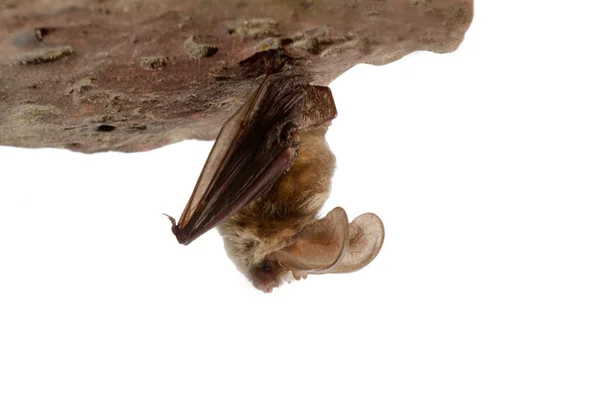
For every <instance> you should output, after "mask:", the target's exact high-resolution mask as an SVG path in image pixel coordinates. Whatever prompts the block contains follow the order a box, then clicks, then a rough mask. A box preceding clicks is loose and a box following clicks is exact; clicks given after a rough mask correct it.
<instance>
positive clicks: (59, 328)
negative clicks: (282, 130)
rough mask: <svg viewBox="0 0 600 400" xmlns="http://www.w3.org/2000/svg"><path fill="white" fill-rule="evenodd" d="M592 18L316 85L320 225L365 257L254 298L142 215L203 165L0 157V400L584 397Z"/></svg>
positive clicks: (177, 158) (476, 28)
mask: <svg viewBox="0 0 600 400" xmlns="http://www.w3.org/2000/svg"><path fill="white" fill-rule="evenodd" d="M494 3H495V4H494ZM594 4H595V2H592V1H588V2H583V1H581V2H578V1H572V2H565V1H561V2H558V1H528V2H524V1H496V2H491V1H488V0H481V1H479V2H478V3H477V4H476V16H475V21H474V23H473V25H472V27H471V29H470V31H469V32H468V33H467V36H466V38H465V41H464V43H463V45H462V46H461V48H460V49H459V50H458V51H457V52H455V53H453V54H449V55H435V54H431V53H415V54H412V55H410V56H408V57H406V58H404V59H402V60H401V61H399V62H396V63H394V64H393V65H388V66H386V67H372V66H359V67H356V68H354V69H353V70H351V71H349V72H348V73H346V74H345V75H344V76H342V77H341V78H339V79H338V80H337V81H335V82H334V83H333V84H332V85H331V87H332V90H333V92H334V95H335V98H336V101H337V105H338V109H339V117H338V119H337V120H336V121H335V122H334V124H333V126H332V128H331V129H330V131H329V133H328V140H329V143H330V144H331V147H332V149H333V150H334V152H335V154H336V155H337V158H338V170H337V172H336V175H335V179H334V187H333V193H332V196H331V198H330V201H329V202H328V203H327V205H326V207H325V209H324V210H323V211H324V212H326V211H328V210H330V209H331V208H333V207H335V206H338V205H341V206H343V207H344V208H345V209H346V210H347V212H348V214H349V217H350V218H353V217H355V216H357V215H358V214H361V213H363V212H367V211H372V212H375V213H377V214H378V215H379V216H380V217H381V218H382V219H383V221H384V223H385V225H386V242H385V244H384V247H383V249H382V251H381V253H380V255H379V257H378V258H377V259H376V260H375V261H374V262H373V263H372V264H371V265H370V266H369V267H367V268H366V269H364V270H362V271H361V272H359V273H356V274H350V275H345V276H323V277H319V276H317V277H310V278H309V279H308V280H306V281H303V282H298V283H293V284H290V285H286V286H284V287H282V288H279V289H277V290H275V292H274V293H273V294H270V295H265V294H263V293H261V292H258V291H256V290H255V289H254V288H252V286H251V285H250V284H249V283H247V282H246V281H245V279H244V278H243V276H241V275H240V274H239V273H238V272H237V271H236V270H235V268H234V267H233V265H232V264H231V263H230V262H229V260H228V258H227V257H226V255H225V253H224V251H223V249H222V242H221V239H220V238H219V236H218V234H217V233H216V232H214V231H213V232H210V233H208V234H207V235H205V236H203V237H202V238H201V239H199V240H197V241H196V242H194V243H193V245H190V246H188V247H184V246H180V245H178V244H177V242H176V241H175V239H174V237H173V236H172V235H171V232H170V230H169V222H168V220H167V219H166V218H165V217H164V216H162V215H161V213H162V212H167V213H170V214H172V215H175V216H179V213H180V212H181V210H182V209H183V206H184V205H185V203H186V201H187V199H188V196H189V194H190V192H191V190H192V188H193V185H194V183H195V181H196V179H197V176H198V174H199V172H200V170H201V167H202V164H203V162H204V160H205V158H206V156H207V154H208V151H209V149H210V146H211V143H200V142H187V143H180V144H177V145H172V146H169V147H167V148H163V149H160V150H157V151H153V152H149V153H144V154H98V155H93V156H86V155H81V154H75V153H71V152H68V151H58V150H36V151H33V150H25V149H15V148H0V188H1V191H2V193H1V197H0V246H1V249H0V399H3V400H12V399H50V398H57V399H62V400H65V399H78V400H80V399H85V400H87V399H111V400H113V399H128V400H129V399H144V400H146V399H177V400H179V399H225V398H233V399H254V398H257V399H259V398H260V399H276V398H277V399H354V398H357V399H400V398H401V399H450V398H452V399H453V398H456V399H461V400H464V399H478V400H480V399H486V400H487V399H528V400H529V399H577V400H583V399H598V398H600V323H599V318H600V314H599V312H600V290H599V284H600V190H599V183H600V182H599V180H600V137H599V135H600V126H599V125H600V124H599V122H598V115H599V113H598V103H599V93H600V84H599V78H598V71H600V63H599V62H598V61H597V59H596V56H597V52H598V50H599V47H598V41H599V40H600V33H599V32H600V28H599V25H598V14H599V13H598V6H595V5H594Z"/></svg>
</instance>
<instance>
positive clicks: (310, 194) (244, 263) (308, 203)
mask: <svg viewBox="0 0 600 400" xmlns="http://www.w3.org/2000/svg"><path fill="white" fill-rule="evenodd" d="M336 115H337V111H336V108H335V103H334V101H333V96H332V94H331V91H330V90H329V88H327V87H322V86H311V85H309V84H308V81H307V80H306V78H303V77H301V76H298V75H291V74H289V73H283V72H281V73H277V74H273V75H267V77H266V78H265V80H264V81H263V82H262V84H261V85H260V87H259V88H258V89H257V90H256V92H255V93H254V94H253V95H252V97H251V98H250V99H249V100H248V101H247V102H246V103H245V104H244V105H243V106H242V107H241V108H240V109H239V110H238V111H237V112H236V113H235V114H234V115H233V116H232V117H230V118H229V120H228V121H227V122H226V123H225V124H224V125H223V128H222V129H221V131H220V132H219V136H218V137H217V140H216V141H215V144H214V146H213V148H212V151H211V152H210V155H209V156H208V159H207V161H206V164H205V165H204V169H203V170H202V173H201V174H200V178H199V179H198V182H197V183H196V187H195V188H194V191H193V193H192V196H191V197H190V199H189V201H188V203H187V206H186V207H185V210H184V211H183V214H182V215H181V218H180V219H179V223H176V222H175V220H174V219H173V218H171V217H169V218H170V219H171V222H172V224H173V227H172V231H173V233H174V234H175V236H176V237H177V240H178V241H179V243H182V244H185V245H187V244H189V243H191V242H192V241H194V240H195V239H197V238H198V237H199V236H201V235H202V234H203V233H205V232H207V231H208V230H210V229H212V228H214V227H218V230H219V232H220V233H221V235H222V237H223V239H224V241H225V248H226V250H227V253H228V255H229V257H230V258H231V259H232V261H233V262H234V263H235V265H236V266H237V268H238V270H239V271H240V272H242V273H243V274H244V275H245V276H246V277H247V278H248V279H249V280H250V281H251V282H252V284H253V285H254V286H255V287H256V288H257V289H260V290H262V291H264V292H267V293H269V292H271V291H272V290H273V288H275V287H278V286H279V285H280V284H282V283H283V282H291V281H292V279H296V280H299V279H301V278H306V277H307V275H308V274H325V273H347V272H354V271H357V270H359V269H360V268H362V267H364V266H365V265H367V264H368V263H370V262H371V261H372V260H373V259H374V258H375V257H376V256H377V254H378V253H379V250H380V248H381V246H382V244H383V238H384V229H383V223H382V222H381V220H380V219H379V217H377V216H376V215H375V214H370V213H369V214H362V215H361V216H359V217H357V218H356V219H354V220H353V221H352V223H348V217H347V216H346V212H345V211H344V209H342V208H340V207H336V208H334V209H333V210H331V211H330V212H329V213H328V214H327V215H326V216H325V217H324V218H322V219H318V213H319V211H320V210H321V208H322V207H323V205H324V203H325V200H326V199H327V198H328V196H329V192H330V187H331V178H332V176H333V172H334V169H335V157H334V155H333V153H332V152H331V150H330V149H329V146H328V145H327V142H326V141H325V133H326V132H327V128H328V127H329V125H330V123H331V120H332V119H333V118H335V117H336Z"/></svg>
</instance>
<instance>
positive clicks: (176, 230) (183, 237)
mask: <svg viewBox="0 0 600 400" xmlns="http://www.w3.org/2000/svg"><path fill="white" fill-rule="evenodd" d="M163 215H164V216H165V217H167V218H169V221H171V232H173V234H174V235H175V237H176V238H177V241H178V242H179V243H181V244H185V245H187V244H189V241H188V238H187V236H186V235H185V234H184V233H183V231H182V230H181V229H179V226H177V221H176V220H175V218H173V217H171V216H170V215H168V214H165V213H163Z"/></svg>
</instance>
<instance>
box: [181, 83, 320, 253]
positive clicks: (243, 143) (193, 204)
mask: <svg viewBox="0 0 600 400" xmlns="http://www.w3.org/2000/svg"><path fill="white" fill-rule="evenodd" d="M308 88H310V86H309V85H308V84H307V82H306V81H304V80H302V79H301V78H299V77H297V76H290V75H284V74H275V75H269V76H267V77H266V78H265V80H264V81H263V83H262V84H261V85H260V87H259V88H258V90H257V91H256V92H255V93H254V95H253V96H252V97H251V98H250V100H249V101H248V102H246V104H244V105H243V106H242V107H241V108H240V109H239V110H238V111H237V112H236V113H235V114H234V115H233V116H232V117H231V118H230V119H229V120H228V121H227V122H226V123H225V124H224V125H223V128H222V129H221V131H220V132H219V136H218V138H217V140H216V141H215V144H214V145H213V148H212V150H211V152H210V155H209V156H208V159H207V161H206V164H205V165H204V169H203V170H202V173H201V174H200V177H199V179H198V182H197V183H196V186H195V188H194V191H193V193H192V195H191V197H190V199H189V201H188V203H187V205H186V207H185V209H184V211H183V213H182V215H181V218H180V219H179V222H178V223H177V224H175V220H174V219H173V218H171V222H172V223H173V228H172V230H173V233H174V234H175V236H176V237H177V240H178V241H179V242H180V243H182V244H189V243H191V242H192V241H193V240H195V239H196V238H198V237H199V236H200V235H202V234H203V233H205V232H207V231H208V230H210V229H212V228H213V227H215V226H216V225H218V224H219V223H220V222H222V221H224V220H225V219H227V218H229V217H231V216H232V215H234V214H235V213H236V212H238V211H239V210H240V209H241V208H242V207H244V206H245V205H247V204H248V203H249V202H250V201H252V200H253V199H255V198H256V197H258V196H260V195H261V194H262V193H264V192H265V191H266V190H267V189H268V188H269V187H270V186H271V185H272V184H273V183H274V182H275V181H276V180H277V179H278V178H279V177H280V176H281V175H282V174H283V173H284V172H285V171H286V170H288V169H289V168H290V167H291V166H292V165H293V163H294V160H295V157H296V152H297V143H296V142H295V141H294V138H293V136H295V135H292V133H294V132H295V131H296V130H297V129H298V127H299V126H300V125H301V124H302V119H303V112H304V103H305V99H306V97H307V96H306V93H307V89H308Z"/></svg>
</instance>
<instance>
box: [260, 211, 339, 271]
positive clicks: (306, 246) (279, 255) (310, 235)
mask: <svg viewBox="0 0 600 400" xmlns="http://www.w3.org/2000/svg"><path fill="white" fill-rule="evenodd" d="M349 236H350V226H349V225H348V216H347V215H346V211H344V209H343V208H341V207H336V208H334V209H333V210H331V211H330V212H329V214H327V215H326V216H325V218H323V219H320V220H318V221H316V222H314V223H312V224H310V225H309V226H307V227H306V228H305V229H304V230H303V231H302V232H301V233H300V235H299V237H298V239H297V240H296V241H295V242H294V243H293V244H291V245H289V246H287V247H284V248H283V249H281V250H278V251H275V252H273V253H271V257H272V258H274V259H275V260H277V261H279V262H280V263H281V264H282V265H284V266H285V267H286V268H288V269H290V270H292V271H303V272H310V273H312V274H325V273H328V272H332V271H333V270H335V269H336V268H337V267H338V266H339V265H340V264H341V263H342V261H343V260H344V257H345V256H346V253H347V251H348V246H349Z"/></svg>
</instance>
